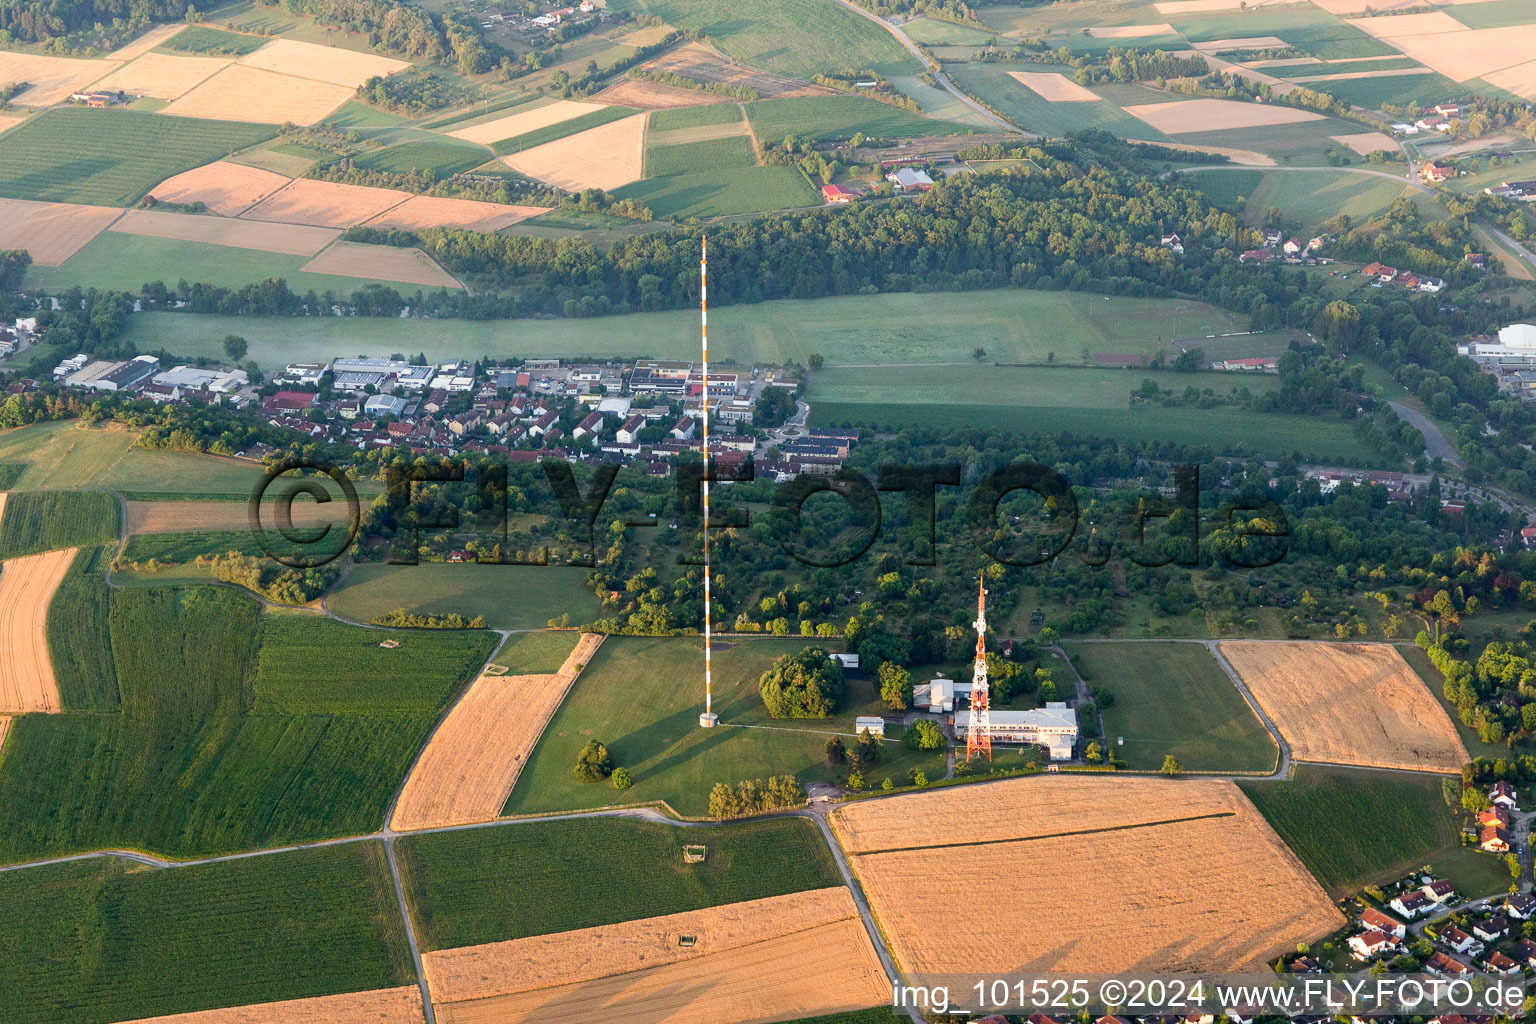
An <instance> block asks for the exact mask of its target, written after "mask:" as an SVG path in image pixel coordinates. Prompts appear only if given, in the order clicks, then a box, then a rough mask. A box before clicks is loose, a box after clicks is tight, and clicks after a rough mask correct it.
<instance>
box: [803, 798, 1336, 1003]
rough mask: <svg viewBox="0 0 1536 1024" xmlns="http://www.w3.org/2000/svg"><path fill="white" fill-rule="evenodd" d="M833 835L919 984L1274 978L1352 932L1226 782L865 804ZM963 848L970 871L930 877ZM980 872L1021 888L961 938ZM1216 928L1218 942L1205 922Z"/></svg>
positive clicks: (837, 816)
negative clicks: (1277, 961)
mask: <svg viewBox="0 0 1536 1024" xmlns="http://www.w3.org/2000/svg"><path fill="white" fill-rule="evenodd" d="M832 823H833V828H834V830H835V832H836V833H837V836H838V839H839V841H840V842H841V843H842V844H843V847H844V849H845V850H847V851H848V853H849V855H850V859H851V863H852V867H853V870H854V873H855V874H856V875H857V876H858V878H859V881H860V882H861V884H862V885H863V887H864V892H865V894H866V895H867V896H868V898H869V901H870V905H871V907H872V908H873V910H874V913H875V916H876V918H877V919H878V920H879V922H880V926H881V929H882V931H883V932H884V934H885V935H886V937H887V939H888V941H889V943H890V946H891V949H892V953H893V955H894V956H895V958H896V961H897V964H898V966H899V967H900V968H901V969H902V970H904V971H909V972H922V971H934V972H941V973H942V972H946V971H949V972H974V973H989V972H1002V971H1015V970H1028V971H1037V972H1057V971H1059V972H1072V971H1082V972H1100V973H1115V972H1126V971H1142V972H1158V971H1192V970H1210V971H1225V970H1240V969H1249V970H1263V969H1264V964H1265V963H1266V961H1269V960H1272V959H1273V958H1274V957H1275V956H1277V955H1279V954H1280V953H1283V952H1286V951H1287V950H1291V949H1294V948H1295V945H1296V943H1297V942H1310V941H1313V940H1315V939H1318V938H1320V937H1322V936H1324V935H1328V934H1330V933H1331V932H1333V931H1335V930H1336V929H1337V928H1338V927H1340V926H1341V925H1342V924H1343V923H1344V919H1343V916H1342V915H1341V914H1340V913H1339V912H1338V910H1336V909H1335V908H1334V906H1333V904H1332V903H1331V901H1330V900H1329V899H1328V897H1327V896H1326V895H1325V894H1324V893H1323V891H1322V890H1321V889H1319V888H1318V886H1317V883H1316V882H1314V881H1313V880H1312V877H1311V875H1309V874H1308V873H1307V871H1306V869H1305V868H1304V867H1303V866H1302V864H1301V862H1300V861H1298V860H1297V859H1296V857H1295V855H1294V854H1292V853H1291V852H1290V851H1289V850H1288V849H1286V847H1285V846H1284V844H1283V843H1281V842H1280V839H1279V838H1278V837H1277V836H1276V835H1275V833H1274V832H1273V831H1272V830H1271V829H1270V827H1269V826H1268V825H1267V824H1266V823H1265V821H1264V819H1263V818H1262V817H1260V815H1259V814H1258V812H1257V811H1255V810H1254V809H1253V806H1252V805H1251V804H1250V803H1249V802H1248V801H1247V800H1246V799H1245V798H1244V797H1243V795H1242V793H1241V792H1240V791H1239V790H1238V789H1237V787H1236V786H1234V785H1232V784H1231V783H1228V782H1204V781H1202V782H1191V781H1168V780H1159V779H1102V778H1092V777H1083V776H1078V777H1073V776H1069V775H1062V776H1060V777H1054V776H1044V777H1039V778H1032V779H1017V780H1010V781H1004V782H993V783H986V784H982V785H977V786H969V787H962V788H959V789H952V790H947V791H940V792H933V793H918V794H907V795H902V796H899V797H894V798H891V799H888V800H872V801H864V802H859V803H853V804H849V805H846V806H843V807H840V808H838V809H837V810H836V811H835V812H834V813H833V815H832ZM1067 823H1070V824H1067ZM1096 829H1102V830H1101V831H1096ZM1067 831H1070V832H1071V833H1073V834H1071V835H1063V834H1062V833H1063V832H1067ZM976 844H980V845H976ZM957 845H963V846H965V851H964V853H965V857H966V862H967V864H968V866H969V870H968V871H966V872H953V873H947V872H938V873H935V872H933V871H932V865H933V863H934V860H935V858H936V857H938V858H943V857H945V856H950V855H953V854H954V853H956V852H958V851H954V850H952V849H951V848H952V847H955V846H957ZM1062 863H1072V864H1074V865H1077V868H1078V870H1079V871H1080V872H1081V873H1082V874H1083V877H1087V878H1092V879H1094V880H1095V885H1096V886H1097V889H1098V892H1099V893H1100V896H1101V897H1102V902H1100V901H1099V900H1095V901H1093V904H1092V905H1093V906H1102V907H1103V913H1102V915H1096V914H1094V913H1092V912H1091V910H1090V909H1085V905H1084V903H1083V901H1082V900H1081V899H1080V898H1079V896H1078V894H1077V893H1075V892H1074V891H1072V889H1071V887H1070V886H1069V887H1062V886H1060V885H1056V884H1052V883H1051V881H1050V879H1052V878H1058V880H1059V875H1058V872H1057V869H1056V867H1055V865H1059V864H1062ZM978 874H979V875H980V876H982V877H1007V878H1010V879H1013V880H1014V883H1015V884H1014V885H1012V886H1008V887H1004V888H1001V889H995V890H993V891H992V893H991V895H990V897H989V906H990V910H991V912H992V920H993V926H992V928H990V929H989V930H988V931H987V933H986V934H985V935H983V934H980V933H975V934H971V933H966V932H963V931H962V932H957V931H956V930H955V929H954V928H952V927H950V926H949V925H950V923H952V921H953V915H954V908H955V907H956V906H957V905H958V904H959V903H960V902H961V901H962V900H963V899H964V895H963V894H964V892H965V891H966V890H967V887H968V886H970V884H971V882H970V878H971V877H973V876H974V875H978ZM1026 908H1027V909H1026ZM1216 916H1219V917H1220V918H1221V919H1222V920H1223V922H1224V926H1223V928H1222V929H1221V932H1222V934H1221V935H1220V936H1219V937H1218V936H1214V935H1212V934H1211V932H1210V931H1209V930H1208V929H1206V928H1205V927H1204V926H1203V925H1202V924H1200V923H1199V922H1201V921H1202V920H1205V919H1208V918H1210V917H1216ZM1009 922H1016V926H1014V925H1010V924H1009ZM1106 928H1112V929H1113V930H1114V933H1115V935H1116V941H1115V942H1114V943H1105V942H1101V941H1098V937H1099V936H1101V935H1102V934H1103V932H1104V930H1105V929H1106ZM1042 929H1045V930H1046V932H1047V933H1048V934H1050V935H1051V936H1052V941H1051V942H1050V943H1049V945H1048V948H1042V947H1041V945H1040V944H1039V943H1038V942H1034V941H1032V940H1031V937H1032V936H1038V935H1039V934H1041V930H1042Z"/></svg>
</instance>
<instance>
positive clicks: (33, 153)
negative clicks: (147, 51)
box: [0, 107, 276, 283]
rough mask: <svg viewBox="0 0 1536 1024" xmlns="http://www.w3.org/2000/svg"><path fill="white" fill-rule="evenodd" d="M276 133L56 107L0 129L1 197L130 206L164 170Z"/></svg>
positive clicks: (186, 165)
mask: <svg viewBox="0 0 1536 1024" xmlns="http://www.w3.org/2000/svg"><path fill="white" fill-rule="evenodd" d="M275 133H276V129H275V128H271V127H267V126H263V125H255V124H242V123H240V122H238V121H205V120H201V119H198V118H190V117H162V116H160V115H158V114H152V113H148V112H145V111H138V110H93V109H90V108H87V107H59V108H56V109H53V110H47V111H44V112H43V113H42V114H39V115H38V116H37V117H34V118H31V119H29V120H27V121H24V122H23V123H21V124H19V125H17V126H16V127H15V128H12V129H11V130H10V131H8V132H6V133H5V134H3V135H0V197H5V198H9V199H41V200H46V201H48V202H55V203H87V204H92V205H96V206H130V205H132V204H133V203H136V202H138V201H139V200H140V199H142V198H143V197H144V194H145V193H146V192H148V191H149V190H150V189H151V188H153V187H154V186H156V185H158V184H159V183H160V182H162V181H164V180H165V179H166V178H169V177H171V176H172V175H174V174H179V173H181V172H182V171H187V170H191V169H192V168H194V167H201V166H202V165H203V164H206V163H211V162H212V161H214V160H217V159H219V158H220V157H224V156H228V155H229V154H231V153H233V152H235V151H236V150H240V149H244V148H246V147H247V146H254V145H255V144H256V143H258V142H261V141H263V140H265V139H269V138H271V137H272V136H273V135H274V134H275ZM97 283H99V282H97Z"/></svg>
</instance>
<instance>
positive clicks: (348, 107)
mask: <svg viewBox="0 0 1536 1024" xmlns="http://www.w3.org/2000/svg"><path fill="white" fill-rule="evenodd" d="M327 42H333V41H332V40H327ZM410 120H411V119H410V118H408V117H405V116H403V115H401V114H392V113H390V112H389V111H387V110H380V109H379V108H378V107H370V106H368V105H367V104H366V103H359V102H358V101H357V100H348V101H347V102H345V103H343V104H342V105H341V107H340V108H339V109H337V110H336V111H335V112H334V113H331V114H328V115H327V116H326V118H325V123H326V124H328V125H333V126H334V127H337V128H393V127H395V126H396V125H402V124H405V123H407V122H408V121H410ZM424 141H431V140H430V139H429V140H424Z"/></svg>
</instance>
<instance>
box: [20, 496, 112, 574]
mask: <svg viewBox="0 0 1536 1024" xmlns="http://www.w3.org/2000/svg"><path fill="white" fill-rule="evenodd" d="M120 518H121V517H120V515H119V512H118V504H117V499H116V498H114V497H113V496H112V495H110V494H108V493H107V492H105V491H21V492H19V493H16V494H13V495H11V496H10V498H9V499H7V501H6V504H5V515H4V517H3V518H0V560H3V559H7V558H18V557H20V556H22V555H32V554H36V553H37V552H39V551H57V550H59V549H60V548H77V547H86V546H88V545H91V544H106V543H109V542H114V541H116V540H117V538H118V535H119V531H120V530H121V523H120Z"/></svg>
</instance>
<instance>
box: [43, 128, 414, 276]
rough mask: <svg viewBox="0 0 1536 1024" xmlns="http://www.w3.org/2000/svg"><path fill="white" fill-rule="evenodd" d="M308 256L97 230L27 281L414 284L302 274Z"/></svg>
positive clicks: (308, 258)
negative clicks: (80, 245) (57, 263)
mask: <svg viewBox="0 0 1536 1024" xmlns="http://www.w3.org/2000/svg"><path fill="white" fill-rule="evenodd" d="M166 120H172V119H171V118H166ZM309 260H310V257H308V256H289V255H286V254H284V253H275V252H259V251H257V250H255V249H237V248H235V247H234V246H230V245H211V244H209V243H207V242H184V241H181V240H179V239H174V238H149V237H146V236H144V235H130V234H126V233H124V232H120V231H103V232H102V233H101V234H99V235H97V236H96V237H95V239H93V240H92V241H91V242H90V243H89V244H88V245H86V247H85V248H84V249H81V250H80V251H79V252H77V253H75V255H73V256H71V257H70V258H69V260H68V261H67V262H66V263H64V264H63V265H62V266H58V267H43V266H33V267H32V269H31V271H30V273H29V274H28V277H27V282H28V284H30V285H33V286H36V287H42V288H50V289H64V288H70V287H74V286H76V285H78V286H80V287H82V288H86V287H96V288H115V289H118V290H120V291H127V292H132V293H134V294H137V293H138V292H139V290H140V289H141V288H143V287H144V285H146V284H148V283H151V282H154V281H163V282H165V283H166V284H168V285H171V286H172V287H174V286H175V285H176V283H177V282H178V281H190V282H194V283H197V284H211V285H216V286H218V287H223V288H243V287H245V286H246V285H248V284H258V283H260V282H262V281H265V280H267V279H268V278H273V277H280V278H282V279H283V280H284V281H287V282H288V287H290V288H292V289H294V290H295V291H297V292H299V293H300V294H303V293H304V292H306V291H311V290H313V291H314V292H316V293H317V294H321V295H323V294H325V293H326V292H328V291H331V292H335V293H336V294H338V295H342V296H346V295H350V294H351V293H352V292H355V291H357V290H358V289H359V288H366V287H368V286H369V285H372V284H384V285H388V286H389V287H392V288H397V289H399V290H401V291H402V292H405V293H407V294H408V293H410V292H412V291H414V290H415V286H412V285H402V284H395V283H392V282H389V281H371V280H364V279H362V278H356V277H335V276H332V275H330V274H310V273H306V272H304V270H303V267H304V265H305V264H306V263H308V262H309Z"/></svg>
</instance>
